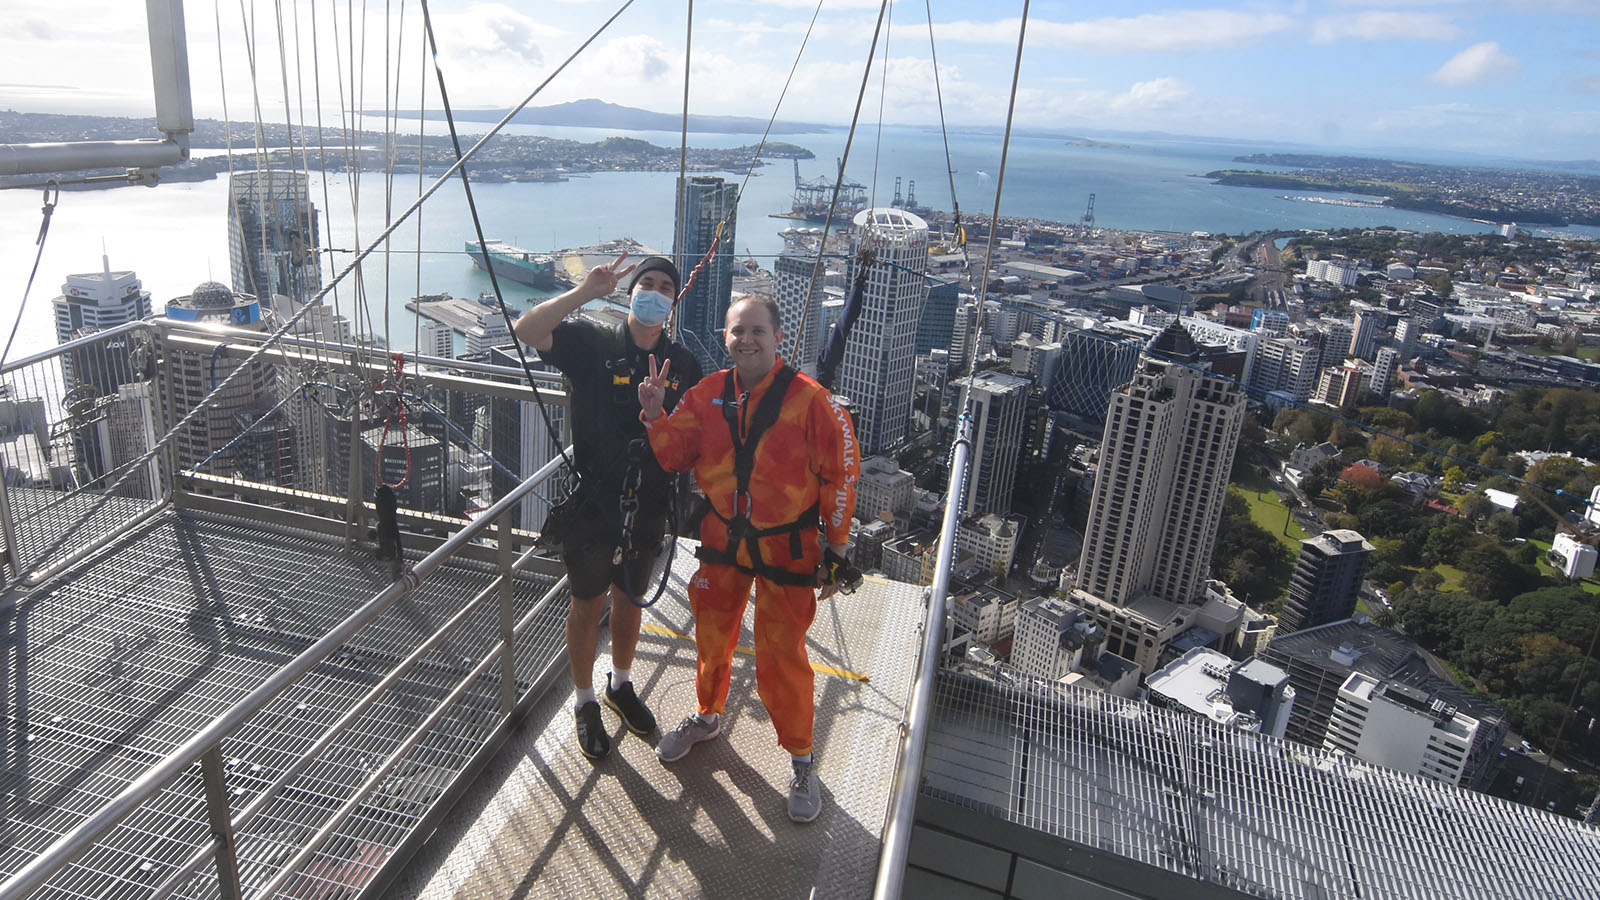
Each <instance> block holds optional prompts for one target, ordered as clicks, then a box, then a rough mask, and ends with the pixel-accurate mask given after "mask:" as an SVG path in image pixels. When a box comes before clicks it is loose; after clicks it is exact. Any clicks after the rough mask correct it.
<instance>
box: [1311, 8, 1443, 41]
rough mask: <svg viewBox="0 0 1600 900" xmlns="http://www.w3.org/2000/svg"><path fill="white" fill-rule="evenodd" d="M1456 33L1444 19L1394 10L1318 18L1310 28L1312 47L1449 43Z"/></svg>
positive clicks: (1426, 14) (1423, 13)
mask: <svg viewBox="0 0 1600 900" xmlns="http://www.w3.org/2000/svg"><path fill="white" fill-rule="evenodd" d="M1459 34H1460V29H1459V28H1457V27H1456V25H1455V23H1454V22H1452V21H1450V19H1449V18H1448V17H1446V16H1442V15H1438V14H1435V13H1425V12H1398V11H1394V10H1377V11H1372V12H1363V13H1358V14H1356V15H1353V16H1329V17H1327V18H1322V19H1318V20H1317V21H1316V22H1315V23H1314V24H1313V25H1312V26H1311V42H1312V43H1315V44H1331V43H1333V42H1335V41H1340V40H1345V39H1355V40H1363V41H1381V40H1422V41H1450V40H1455V39H1456V38H1457V37H1458V36H1459Z"/></svg>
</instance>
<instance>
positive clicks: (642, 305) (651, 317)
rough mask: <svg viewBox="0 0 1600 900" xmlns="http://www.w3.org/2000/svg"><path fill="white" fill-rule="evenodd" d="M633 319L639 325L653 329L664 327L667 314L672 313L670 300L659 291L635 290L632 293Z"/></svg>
mask: <svg viewBox="0 0 1600 900" xmlns="http://www.w3.org/2000/svg"><path fill="white" fill-rule="evenodd" d="M632 309H633V317H634V318H635V319H638V320H639V324H640V325H645V326H649V327H654V326H656V325H665V324H666V322H667V314H668V313H671V312H672V298H671V297H668V296H667V295H666V294H663V293H661V292H660V291H647V290H643V289H640V290H637V291H634V292H633V307H632Z"/></svg>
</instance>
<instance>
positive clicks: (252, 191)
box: [228, 169, 322, 309]
mask: <svg viewBox="0 0 1600 900" xmlns="http://www.w3.org/2000/svg"><path fill="white" fill-rule="evenodd" d="M307 184H308V179H307V176H306V174H305V173H304V172H282V171H277V170H273V169H259V170H256V171H253V172H235V173H233V175H232V177H231V179H230V181H229V183H228V259H229V264H230V268H229V270H230V272H231V273H232V276H233V289H234V290H235V291H237V292H239V293H241V294H249V295H251V296H253V297H256V298H258V299H259V300H260V301H261V303H262V304H263V305H264V306H266V307H267V308H268V309H272V308H273V302H272V298H273V297H275V296H280V295H281V296H284V297H288V298H289V299H290V300H293V301H294V302H295V303H296V304H303V303H306V302H307V301H309V300H310V299H311V298H312V297H314V296H316V294H317V292H318V291H320V290H322V265H321V257H320V256H319V251H320V248H321V241H320V238H319V233H318V223H317V209H316V207H315V206H313V205H312V203H311V197H310V194H309V193H308V191H307Z"/></svg>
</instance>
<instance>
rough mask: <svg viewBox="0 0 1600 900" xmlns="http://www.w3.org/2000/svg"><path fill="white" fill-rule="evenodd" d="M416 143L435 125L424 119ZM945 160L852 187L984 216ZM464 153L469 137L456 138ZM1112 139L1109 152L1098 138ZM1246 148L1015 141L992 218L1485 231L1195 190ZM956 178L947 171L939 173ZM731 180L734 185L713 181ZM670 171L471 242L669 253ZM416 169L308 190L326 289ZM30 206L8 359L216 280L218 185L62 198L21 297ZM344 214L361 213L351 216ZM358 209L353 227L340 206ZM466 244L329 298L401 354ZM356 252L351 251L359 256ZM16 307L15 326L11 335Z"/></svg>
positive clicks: (823, 142) (17, 212) (427, 246)
mask: <svg viewBox="0 0 1600 900" xmlns="http://www.w3.org/2000/svg"><path fill="white" fill-rule="evenodd" d="M427 127H428V130H429V131H438V130H442V129H443V128H444V125H443V124H442V123H434V122H430V123H428V126H427ZM510 129H511V131H512V132H513V133H517V132H521V133H530V134H531V133H538V134H545V135H549V136H552V137H563V138H570V139H573V140H581V141H593V140H600V139H603V138H605V137H609V136H622V135H624V134H625V136H628V137H637V138H640V139H643V140H648V141H650V142H652V143H655V144H658V145H661V146H670V147H675V146H677V144H678V140H679V136H678V134H676V133H667V132H642V133H640V132H628V133H623V132H613V131H606V130H601V129H579V128H553V127H549V126H537V127H534V126H510ZM759 139H760V135H691V136H690V142H691V144H693V145H695V146H719V147H729V146H743V145H754V144H756V143H757V142H758V141H759ZM773 139H774V140H784V141H787V142H791V143H796V144H799V145H801V146H804V147H807V148H808V149H810V150H812V151H813V152H814V153H815V154H816V158H815V159H812V160H803V161H801V162H800V164H799V174H800V176H801V177H803V178H805V179H807V180H814V179H817V178H823V177H830V175H831V172H832V171H833V170H834V167H835V162H834V161H835V160H836V159H837V158H838V157H840V156H842V155H843V153H844V148H845V143H846V139H847V135H846V133H845V132H844V131H843V130H842V129H840V130H835V131H829V132H824V133H816V134H803V135H781V136H776V137H774V138H773ZM949 142H950V163H949V166H947V165H946V161H945V150H944V140H943V138H942V137H941V135H940V134H939V132H938V131H937V130H930V129H924V128H909V127H894V128H887V127H886V128H884V129H883V130H882V132H881V134H880V133H879V131H878V130H877V129H876V128H875V127H864V128H862V129H861V130H859V131H858V132H857V134H856V136H855V138H854V142H853V144H852V146H851V148H850V161H849V164H848V165H847V167H846V170H847V172H848V173H849V176H850V177H851V178H852V179H854V180H856V181H859V182H861V183H862V184H864V185H866V186H867V187H868V191H869V195H871V196H872V197H873V199H874V201H875V203H876V204H879V205H885V204H888V203H889V201H890V200H891V198H892V197H893V196H894V192H895V179H896V178H897V177H898V178H900V179H901V189H902V194H903V195H904V193H906V192H909V191H911V190H912V189H913V184H914V190H915V195H916V200H917V201H918V202H919V203H921V204H923V205H926V206H930V207H934V208H937V209H946V210H948V209H950V208H951V205H952V204H951V197H952V192H951V185H952V181H953V182H954V197H955V200H956V201H957V202H958V203H959V205H960V209H961V211H962V214H963V215H964V216H972V215H987V214H988V213H989V212H990V211H991V210H992V209H993V207H994V197H995V190H996V186H997V184H998V183H999V181H1000V178H1001V169H1000V150H1001V138H1000V136H999V135H997V134H991V133H983V134H979V133H971V132H955V133H951V134H950V136H949ZM467 143H468V145H470V139H467ZM1108 143H1109V142H1108ZM1259 149H1261V148H1260V147H1259V146H1255V145H1248V144H1234V143H1221V142H1205V141H1196V140H1176V139H1174V140H1157V139H1147V140H1126V141H1123V142H1120V143H1119V144H1117V145H1116V146H1069V145H1068V142H1067V141H1066V140H1064V139H1062V138H1059V137H1055V138H1050V137H1041V136H1031V135H1030V136H1013V138H1012V141H1011V146H1010V150H1009V154H1008V157H1007V160H1006V165H1005V171H1004V184H1003V190H1002V191H1001V203H1000V213H1001V215H1002V216H1014V217H1025V218H1043V219H1053V220H1061V221H1077V220H1078V218H1079V217H1080V216H1082V215H1083V213H1084V210H1085V208H1086V207H1087V205H1088V200H1089V195H1090V194H1094V195H1095V206H1094V213H1095V222H1096V224H1097V225H1099V226H1101V227H1106V228H1113V229H1137V230H1151V231H1174V232H1190V231H1208V232H1225V233H1230V234H1238V233H1245V232H1251V231H1257V230H1265V229H1281V228H1314V229H1333V228H1347V227H1370V226H1383V225H1388V226H1392V227H1395V228H1400V229H1406V230H1417V231H1438V232H1447V233H1470V232H1483V231H1489V230H1494V228H1493V226H1490V225H1486V224H1483V223H1479V222H1473V221H1470V220H1465V219H1457V218H1451V217H1447V216H1437V215H1430V214H1425V213H1415V212H1410V211H1406V210H1396V209H1388V208H1383V207H1371V206H1341V205H1335V204H1329V203H1316V202H1306V201H1304V200H1295V199H1286V198H1290V197H1322V198H1327V199H1339V195H1336V194H1329V193H1319V192H1286V191H1281V190H1269V189H1261V188H1245V187H1224V186H1219V185H1214V184H1212V183H1210V182H1209V181H1208V180H1207V179H1205V178H1203V177H1201V176H1203V175H1204V173H1205V172H1208V171H1212V170H1214V169H1219V168H1226V167H1228V166H1230V165H1233V162H1232V161H1233V157H1234V156H1236V155H1239V154H1243V153H1249V152H1255V151H1256V150H1259ZM950 168H953V169H954V174H953V175H952V174H951V173H950V172H949V169H950ZM719 174H722V175H724V177H728V178H730V179H731V180H734V181H742V180H743V179H744V177H745V173H743V172H737V173H719ZM794 178H795V169H794V166H793V165H792V164H791V163H790V162H789V161H788V160H774V161H772V162H771V164H768V165H765V166H761V167H759V168H757V169H756V170H755V172H754V174H753V175H751V176H750V177H749V179H748V181H747V182H746V186H745V188H744V193H743V195H742V199H741V201H740V207H739V212H740V215H739V220H738V223H737V231H736V233H735V239H734V249H735V251H736V252H737V254H738V255H739V256H741V257H743V256H746V255H750V256H754V257H755V258H756V259H757V260H758V261H759V262H760V263H761V264H762V265H765V266H769V267H770V265H771V261H772V259H773V258H774V257H775V256H776V255H777V254H778V253H779V252H780V251H781V250H782V249H783V239H782V237H781V235H780V232H781V231H783V230H784V229H785V228H787V227H790V226H791V225H794V224H796V223H794V222H792V221H790V220H786V219H781V218H771V217H770V214H771V213H776V212H783V211H786V210H787V209H788V208H789V206H790V203H791V199H792V196H793V191H794ZM675 182H676V173H675V172H601V173H594V174H592V175H575V176H573V177H571V178H569V179H568V180H566V181H560V182H526V183H496V184H487V183H474V184H473V186H472V195H473V199H474V201H475V204H476V207H477V211H478V214H479V217H480V219H481V222H482V227H483V233H484V235H485V236H487V237H490V238H500V239H502V240H506V241H509V242H511V243H513V244H517V245H519V246H523V247H526V248H528V249H533V250H549V249H558V248H566V247H575V246H581V245H587V244H594V243H597V242H601V241H605V240H609V239H612V238H616V237H632V238H634V239H636V240H639V241H641V242H643V243H644V244H647V245H649V246H652V247H655V248H658V249H661V250H664V251H665V250H670V249H671V246H672V219H673V213H674V209H673V207H674V203H673V193H674V184H675ZM431 183H432V179H431V178H428V179H423V180H422V181H421V183H420V185H419V179H418V177H417V175H416V173H415V172H412V173H408V174H397V175H396V176H395V177H394V178H393V179H392V181H390V180H387V179H385V178H384V176H383V175H382V174H380V173H371V172H369V173H365V174H362V175H360V176H358V177H357V178H355V179H354V181H352V180H351V179H350V178H349V177H347V176H345V175H342V174H335V175H331V176H329V177H328V178H327V179H326V180H325V181H324V179H322V178H321V177H314V178H313V179H312V194H313V197H314V202H315V204H316V206H317V207H318V209H319V210H320V211H321V214H322V223H323V246H324V247H325V248H330V249H331V250H332V251H333V252H330V253H329V254H327V264H326V266H325V281H326V280H328V279H331V277H332V275H333V274H334V273H335V272H339V271H341V270H343V269H344V268H345V267H346V266H348V264H349V263H350V261H351V260H352V259H353V257H354V252H353V251H354V250H355V249H356V248H357V247H359V246H364V245H365V244H366V243H367V242H370V241H371V240H372V239H373V238H374V237H376V236H377V235H378V234H379V233H380V232H382V231H383V230H384V228H385V227H386V223H388V222H391V221H393V220H394V219H395V218H396V217H398V216H399V214H400V213H401V212H402V211H403V210H404V209H405V208H406V207H407V206H408V205H410V204H411V202H412V201H413V200H415V199H416V197H417V196H418V195H419V194H420V193H421V191H422V190H424V189H426V187H427V186H428V185H431ZM40 196H41V195H40V193H39V192H38V191H20V190H11V191H0V327H7V328H8V329H9V327H10V326H12V325H13V323H15V324H16V327H17V335H18V336H17V339H16V343H15V346H14V347H13V348H12V350H11V355H10V358H16V357H18V356H21V355H24V354H25V353H28V352H33V351H35V350H42V349H45V348H47V347H48V346H50V345H51V344H53V343H54V332H53V324H52V319H51V310H50V303H49V301H50V299H51V298H53V297H55V296H56V295H57V294H58V293H59V289H60V286H61V283H62V281H63V279H64V276H66V275H67V274H69V273H78V272H88V271H97V270H99V269H100V267H101V255H102V253H105V254H107V255H109V258H110V264H111V267H112V268H113V269H133V270H135V271H137V272H138V273H139V276H140V277H141V279H143V281H144V285H145V287H146V289H148V290H150V291H151V293H152V295H153V297H154V301H155V304H156V308H157V309H158V310H159V309H161V308H162V306H163V305H164V304H165V303H166V301H167V300H170V299H172V298H174V297H177V296H181V295H183V294H187V293H189V292H190V291H191V290H192V289H193V288H194V287H195V285H197V284H199V283H200V282H202V281H207V280H218V281H223V282H226V281H227V280H228V248H227V235H226V221H227V219H226V212H225V211H226V197H227V190H226V185H225V183H224V182H223V181H222V180H220V179H219V180H216V181H210V182H199V183H167V184H161V185H159V186H157V187H154V188H131V187H123V188H116V189H111V190H96V191H65V192H63V193H62V195H61V199H60V202H59V205H58V206H57V208H56V210H55V212H54V214H53V215H52V216H51V222H50V229H49V233H48V236H47V239H46V241H45V244H44V253H43V255H42V257H41V258H40V260H39V269H38V275H37V277H36V279H35V281H34V283H33V286H32V289H31V291H29V294H28V299H27V305H26V308H25V309H24V308H23V304H22V299H23V291H24V287H25V285H26V283H27V279H28V273H29V270H30V268H31V267H32V266H33V261H34V252H35V249H36V246H35V237H36V236H37V234H38V231H39V223H40V219H41V215H40V205H41V202H40ZM356 201H359V202H358V203H357V202H356ZM353 208H359V210H360V213H359V216H357V215H353V214H352V213H351V210H352V209H353ZM1564 231H1566V232H1569V233H1576V234H1583V235H1586V236H1590V237H1600V229H1596V228H1578V227H1573V228H1568V229H1564ZM474 238H475V230H474V227H473V222H472V216H471V213H470V210H469V207H468V204H467V201H466V197H465V195H464V193H463V191H462V189H461V186H460V183H459V180H458V179H457V180H453V181H452V183H450V184H446V185H443V186H441V187H440V188H439V189H438V191H437V192H436V193H434V194H433V196H432V197H431V198H430V199H429V200H428V201H427V202H426V203H425V204H424V205H423V206H422V208H421V211H420V213H419V214H417V215H415V216H413V217H412V218H411V219H408V220H407V221H405V222H404V223H403V224H401V225H400V226H399V227H398V228H397V229H396V230H395V231H394V233H393V234H392V236H391V239H390V240H389V242H388V244H387V248H386V249H385V248H380V249H379V250H378V251H376V252H374V253H373V254H371V255H370V256H368V257H367V258H366V259H365V260H364V262H363V264H362V265H361V267H360V272H359V277H357V276H356V274H354V273H352V274H351V275H350V276H349V277H347V278H346V279H345V280H344V281H342V282H341V283H340V284H339V286H338V287H337V288H336V289H335V290H334V291H333V292H332V293H330V295H329V301H330V302H331V303H334V304H335V305H336V306H337V307H338V308H339V310H340V311H341V312H342V313H344V314H345V315H347V316H349V317H351V318H352V319H353V320H356V321H357V322H358V325H359V326H360V327H361V328H362V329H363V330H373V331H376V332H378V333H382V334H386V335H388V336H389V339H390V344H391V346H393V347H394V348H395V349H399V350H409V349H412V348H413V347H414V346H415V337H414V328H415V317H414V316H413V315H412V314H411V313H410V312H408V311H406V310H405V308H404V305H405V302H406V301H408V300H409V299H410V298H412V297H414V296H416V295H418V294H425V293H441V292H449V293H452V294H455V295H457V296H476V295H477V294H478V293H479V292H481V291H484V290H487V289H489V286H490V285H489V279H488V277H487V276H486V275H485V274H484V273H482V272H480V271H479V270H478V269H477V268H475V267H474V266H473V265H472V263H471V261H470V260H469V259H468V257H467V256H466V254H465V253H464V252H463V245H464V243H465V242H466V241H468V240H472V239H474ZM358 241H359V242H360V243H358ZM501 288H502V290H504V291H505V292H506V295H507V299H508V301H510V304H511V306H512V307H513V309H514V310H515V309H522V308H526V307H527V305H529V303H530V302H534V301H537V300H538V299H540V298H542V297H544V296H547V295H548V292H539V291H535V290H533V289H531V288H527V287H524V286H522V285H517V284H514V283H509V282H502V283H501ZM19 311H20V312H21V313H22V315H21V317H20V321H18V314H19Z"/></svg>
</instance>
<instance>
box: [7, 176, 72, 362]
mask: <svg viewBox="0 0 1600 900" xmlns="http://www.w3.org/2000/svg"><path fill="white" fill-rule="evenodd" d="M59 202H61V189H60V188H58V187H55V186H54V185H53V184H52V185H49V186H47V187H45V189H44V208H43V209H42V210H40V219H39V236H38V237H36V238H34V239H33V243H34V246H36V247H37V248H38V249H37V250H35V251H34V253H33V268H32V269H30V270H28V283H27V284H25V285H23V287H22V303H21V304H19V305H18V306H17V318H16V321H14V322H12V323H11V336H10V337H8V338H6V348H5V350H4V351H0V365H4V364H5V361H6V360H7V359H8V358H10V356H11V343H12V342H13V341H15V340H16V339H17V329H18V328H21V327H22V314H23V313H25V312H27V311H28V295H29V294H31V293H33V279H34V278H35V277H37V276H38V274H39V260H40V259H42V258H43V257H44V240H45V238H46V237H48V236H49V234H50V216H51V215H53V214H54V213H55V211H56V204H57V203H59Z"/></svg>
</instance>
